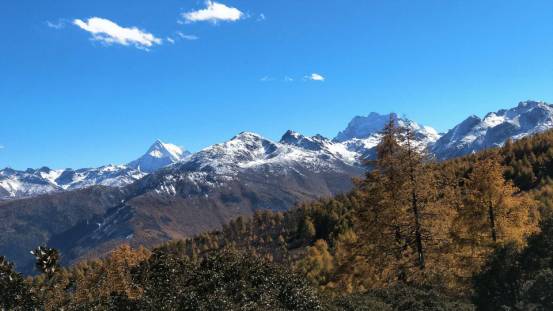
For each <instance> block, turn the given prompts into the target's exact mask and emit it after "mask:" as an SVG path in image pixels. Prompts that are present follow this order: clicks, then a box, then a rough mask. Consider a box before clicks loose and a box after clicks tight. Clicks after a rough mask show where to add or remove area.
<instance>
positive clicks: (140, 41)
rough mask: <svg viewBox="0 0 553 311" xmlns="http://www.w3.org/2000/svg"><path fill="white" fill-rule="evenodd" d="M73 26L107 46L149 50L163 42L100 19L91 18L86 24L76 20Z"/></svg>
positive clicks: (146, 33)
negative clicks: (132, 46) (118, 45)
mask: <svg viewBox="0 0 553 311" xmlns="http://www.w3.org/2000/svg"><path fill="white" fill-rule="evenodd" d="M73 24H75V25H76V26H78V27H80V28H81V29H83V30H85V31H88V32H90V33H91V34H92V38H93V39H94V40H98V41H101V42H103V43H105V44H114V43H116V44H121V45H131V44H132V45H134V46H136V47H137V48H141V49H146V50H147V49H148V48H149V47H152V46H154V45H156V44H161V42H162V40H161V39H159V38H156V37H155V36H154V35H153V34H151V33H148V32H144V31H142V30H140V29H138V28H136V27H131V28H125V27H121V26H119V25H117V24H116V23H114V22H112V21H110V20H108V19H105V18H100V17H91V18H89V19H88V20H87V21H86V22H84V21H82V20H80V19H75V20H74V21H73Z"/></svg>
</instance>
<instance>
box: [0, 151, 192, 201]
mask: <svg viewBox="0 0 553 311" xmlns="http://www.w3.org/2000/svg"><path fill="white" fill-rule="evenodd" d="M189 154H190V153H189V152H188V151H184V150H183V149H182V148H180V147H177V146H175V145H172V144H167V143H163V142H161V141H160V140H156V142H154V144H153V145H152V146H151V147H150V148H149V149H148V151H147V152H146V154H144V155H143V156H142V157H140V158H139V159H137V160H135V161H133V162H130V163H129V164H128V165H111V164H110V165H105V166H101V167H97V168H83V169H77V170H74V169H60V170H53V169H50V168H47V167H42V168H40V169H27V170H25V171H17V170H13V169H10V168H6V169H3V170H0V200H2V199H14V198H21V197H30V196H36V195H41V194H45V193H50V192H57V191H64V190H73V189H80V188H86V187H90V186H96V185H102V186H109V187H122V186H126V185H128V184H130V183H132V182H135V181H136V180H138V179H140V178H142V177H144V176H146V175H147V174H148V173H151V172H153V171H155V170H157V169H160V168H162V167H165V166H167V165H170V164H173V163H176V162H178V161H180V160H183V159H185V158H186V157H187V156H188V155H189Z"/></svg>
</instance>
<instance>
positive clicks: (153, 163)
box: [127, 139, 190, 173]
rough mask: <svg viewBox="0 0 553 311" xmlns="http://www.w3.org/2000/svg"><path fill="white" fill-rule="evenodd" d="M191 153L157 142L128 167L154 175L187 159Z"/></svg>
mask: <svg viewBox="0 0 553 311" xmlns="http://www.w3.org/2000/svg"><path fill="white" fill-rule="evenodd" d="M189 155H190V152H188V151H186V150H184V149H182V148H181V147H178V146H176V145H173V144H167V143H164V142H162V141H161V140H159V139H158V140H156V141H155V143H154V144H153V145H152V146H151V147H150V149H148V151H147V152H146V153H145V154H144V155H143V156H141V157H140V158H138V159H137V160H134V161H132V162H130V163H129V164H128V165H127V166H129V167H131V168H133V169H136V170H139V171H141V172H145V173H152V172H155V171H157V170H158V169H160V168H162V167H165V166H167V165H170V164H173V163H176V162H178V161H181V160H183V159H185V158H186V157H187V156H189Z"/></svg>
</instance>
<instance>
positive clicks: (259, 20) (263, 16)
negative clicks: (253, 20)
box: [257, 13, 267, 22]
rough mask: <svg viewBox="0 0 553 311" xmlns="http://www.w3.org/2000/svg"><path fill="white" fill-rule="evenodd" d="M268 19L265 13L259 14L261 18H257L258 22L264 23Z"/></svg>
mask: <svg viewBox="0 0 553 311" xmlns="http://www.w3.org/2000/svg"><path fill="white" fill-rule="evenodd" d="M266 19H267V17H265V14H263V13H261V14H259V16H258V17H257V21H258V22H261V21H264V20H266Z"/></svg>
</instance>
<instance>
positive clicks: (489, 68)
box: [0, 0, 553, 169]
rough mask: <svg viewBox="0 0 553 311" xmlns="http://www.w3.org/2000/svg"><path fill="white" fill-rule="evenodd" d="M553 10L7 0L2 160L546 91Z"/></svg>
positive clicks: (494, 5) (400, 1)
mask: <svg viewBox="0 0 553 311" xmlns="http://www.w3.org/2000/svg"><path fill="white" fill-rule="evenodd" d="M160 3H162V4H160ZM552 21H553V2H551V1H550V0H532V1H528V0H521V1H509V0H497V1H492V0H490V1H481V0H474V1H473V0H462V1H461V0H449V1H443V0H420V1H412V0H393V1H390V0H379V1H372V0H363V1H360V0H357V1H350V0H339V1H338V0H302V1H297V0H278V1H277V0H256V1H251V0H250V1H246V0H220V1H219V0H218V1H217V2H206V1H203V0H201V1H196V0H192V1H186V0H181V1H176V0H164V1H161V2H160V1H145V0H132V1H131V0H128V1H111V0H110V1H108V0H95V1H90V0H89V1H76V0H59V1H36V0H34V1H30V0H6V1H1V2H0V26H1V27H0V35H1V38H2V45H1V47H2V48H1V49H0V113H1V115H0V145H1V146H2V148H1V149H0V167H4V166H10V167H13V168H18V169H24V168H27V167H40V166H44V165H46V166H50V167H55V168H62V167H73V168H78V167H91V166H98V165H102V164H107V163H124V162H127V161H130V160H132V159H134V158H136V157H138V156H139V155H141V154H142V153H143V152H145V150H146V149H147V148H148V146H149V145H150V144H151V143H152V142H153V141H154V140H155V139H156V138H160V139H162V140H164V141H167V142H172V143H175V144H178V145H182V146H184V147H185V148H187V149H189V150H192V151H196V150H199V149H201V148H203V147H206V146H208V145H211V144H213V143H218V142H222V141H225V140H227V139H229V138H230V137H232V136H233V135H234V134H236V133H238V132H241V131H244V130H248V131H255V132H258V133H260V134H262V135H264V136H266V137H269V138H272V139H278V138H280V136H281V135H282V133H284V132H285V131H286V130H287V129H294V130H297V131H299V132H302V133H304V134H310V135H311V134H315V133H321V134H323V135H325V136H329V137H333V136H334V135H335V134H336V133H337V132H338V131H339V130H341V129H343V128H344V127H345V126H346V125H347V123H348V121H349V120H350V119H351V118H352V117H353V116H354V115H367V114H368V113H369V112H371V111H376V112H381V113H386V112H390V111H395V112H398V113H400V114H405V115H406V116H408V117H409V118H411V119H413V120H415V121H417V122H419V123H423V124H428V125H431V126H433V127H435V128H436V129H438V130H440V131H444V130H447V129H448V128H450V127H452V126H454V125H455V124H456V123H458V122H460V121H462V120H463V119H464V118H466V117H467V116H468V115H470V114H477V115H480V116H481V115H483V114H484V113H486V112H488V111H495V110H498V109H500V108H508V107H511V106H515V105H516V104H517V103H518V102H519V101H522V100H526V99H535V100H545V101H548V102H551V103H553V22H552ZM171 41H174V42H171ZM313 74H318V75H320V77H319V76H316V75H313ZM312 78H316V79H312ZM322 78H324V81H320V80H321V79H322ZM291 80H293V81H291ZM317 80H319V81H317Z"/></svg>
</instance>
